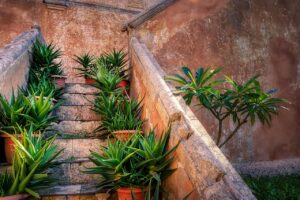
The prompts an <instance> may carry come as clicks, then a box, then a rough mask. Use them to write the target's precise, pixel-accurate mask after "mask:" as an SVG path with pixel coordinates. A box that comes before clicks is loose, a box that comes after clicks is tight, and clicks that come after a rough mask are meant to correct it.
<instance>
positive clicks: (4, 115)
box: [0, 91, 29, 133]
mask: <svg viewBox="0 0 300 200" xmlns="http://www.w3.org/2000/svg"><path fill="white" fill-rule="evenodd" d="M24 101H26V97H25V96H24V95H23V94H22V93H19V94H18V95H17V96H15V94H14V92H13V91H12V95H11V98H10V101H8V100H7V99H6V98H5V97H4V96H2V95H1V94H0V129H1V130H2V131H5V132H9V133H14V132H15V131H14V130H15V128H17V126H18V125H23V126H26V125H27V120H26V118H25V117H24V116H26V115H27V114H28V112H29V109H28V107H27V105H26V104H24Z"/></svg>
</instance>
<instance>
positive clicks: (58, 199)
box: [42, 193, 116, 200]
mask: <svg viewBox="0 0 300 200" xmlns="http://www.w3.org/2000/svg"><path fill="white" fill-rule="evenodd" d="M107 199H111V198H110V197H109V194H107V193H98V194H83V195H57V196H43V197H42V200H107ZM114 199H116V198H114Z"/></svg>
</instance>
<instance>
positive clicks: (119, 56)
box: [100, 49, 129, 93]
mask: <svg viewBox="0 0 300 200" xmlns="http://www.w3.org/2000/svg"><path fill="white" fill-rule="evenodd" d="M126 57H127V54H126V53H125V52H124V51H123V50H119V51H117V50H115V49H113V51H112V52H110V53H106V54H104V57H103V58H102V59H100V61H101V62H103V63H105V65H106V66H108V68H109V69H110V70H112V71H114V72H115V73H116V74H118V75H119V76H120V77H122V79H121V80H120V82H119V83H118V85H117V86H118V87H119V88H122V89H124V90H125V91H127V93H129V91H128V87H129V81H128V80H127V74H126V73H127V71H128V67H127V62H128V60H127V59H126Z"/></svg>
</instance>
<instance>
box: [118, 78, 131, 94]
mask: <svg viewBox="0 0 300 200" xmlns="http://www.w3.org/2000/svg"><path fill="white" fill-rule="evenodd" d="M117 87H118V88H123V89H124V91H123V95H126V94H129V81H127V80H121V81H120V83H119V84H118V85H117Z"/></svg>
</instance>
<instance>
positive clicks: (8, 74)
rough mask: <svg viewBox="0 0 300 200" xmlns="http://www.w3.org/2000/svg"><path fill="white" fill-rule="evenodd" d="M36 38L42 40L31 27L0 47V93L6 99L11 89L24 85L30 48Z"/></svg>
mask: <svg viewBox="0 0 300 200" xmlns="http://www.w3.org/2000/svg"><path fill="white" fill-rule="evenodd" d="M37 38H39V39H41V40H42V35H41V33H40V31H39V30H38V29H36V28H33V29H32V30H30V31H27V32H24V33H22V34H20V35H19V36H18V37H16V38H15V39H14V40H13V41H12V42H11V43H9V44H8V45H6V46H5V47H4V48H1V49H0V93H1V94H2V95H4V96H5V97H6V98H8V99H9V98H10V96H11V92H12V90H13V89H14V90H15V91H16V90H17V89H18V88H19V87H20V88H22V87H26V84H27V78H28V71H29V65H30V63H29V61H30V50H31V47H32V44H33V42H34V41H35V40H36V39H37Z"/></svg>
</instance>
